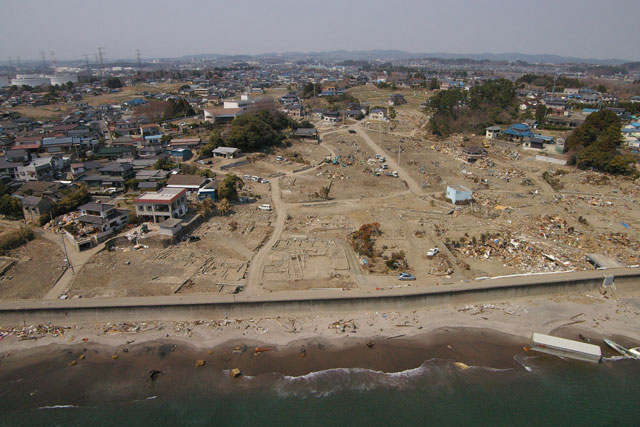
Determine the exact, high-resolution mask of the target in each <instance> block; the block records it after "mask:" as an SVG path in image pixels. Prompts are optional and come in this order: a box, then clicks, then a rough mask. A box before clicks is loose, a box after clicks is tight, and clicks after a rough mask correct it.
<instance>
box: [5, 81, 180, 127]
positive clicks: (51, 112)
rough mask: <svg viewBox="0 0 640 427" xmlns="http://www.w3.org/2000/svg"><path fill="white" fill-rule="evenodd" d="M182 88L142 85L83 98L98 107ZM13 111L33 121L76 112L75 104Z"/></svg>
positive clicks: (31, 107) (177, 84) (173, 85)
mask: <svg viewBox="0 0 640 427" xmlns="http://www.w3.org/2000/svg"><path fill="white" fill-rule="evenodd" d="M180 86H181V84H180V83H163V84H159V85H150V84H142V85H137V86H132V87H123V88H121V89H120V91H119V92H116V93H107V94H103V95H97V96H85V97H84V98H82V101H83V102H86V103H88V104H89V105H91V106H97V105H100V104H110V103H119V102H123V101H127V100H130V99H132V98H134V97H136V96H142V93H143V92H147V93H162V92H166V93H170V92H177V90H178V88H179V87H180ZM11 109H12V110H13V111H16V112H18V113H20V114H21V115H23V116H25V117H30V118H33V119H52V118H55V117H59V116H62V115H65V114H69V113H71V112H73V111H75V110H76V108H75V106H74V103H58V104H51V105H40V106H37V107H33V106H29V105H22V106H17V107H12V108H11Z"/></svg>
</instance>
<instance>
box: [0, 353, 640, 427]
mask: <svg viewBox="0 0 640 427" xmlns="http://www.w3.org/2000/svg"><path fill="white" fill-rule="evenodd" d="M639 380H640V362H638V361H630V360H622V361H606V362H604V363H601V364H598V365H596V364H587V363H582V362H574V361H567V360H562V359H559V358H553V357H550V356H527V357H521V356H516V357H515V358H514V363H513V367H512V368H509V369H492V368H485V367H470V368H468V369H464V370H462V369H460V368H458V367H456V366H455V364H454V363H453V361H450V360H435V359H434V360H428V361H425V362H424V363H423V364H422V366H420V367H418V368H415V369H411V370H407V371H403V372H397V373H383V372H376V371H371V370H366V369H330V370H326V371H320V372H314V373H310V374H307V375H303V376H299V377H290V376H284V375H280V374H276V373H273V374H265V375H260V376H257V377H242V378H240V379H229V378H228V374H227V373H225V372H221V373H220V381H219V382H217V383H216V384H215V387H214V386H212V385H210V384H202V383H198V382H185V383H184V384H181V383H180V382H177V383H176V385H175V387H174V388H173V391H172V392H171V393H165V394H159V395H149V396H146V397H144V398H141V399H136V400H130V401H119V400H118V399H112V398H110V399H106V400H105V401H96V402H89V403H88V402H83V403H82V404H77V403H74V402H66V403H65V402H59V401H57V400H56V398H55V397H54V396H52V398H51V402H52V404H51V405H45V406H39V407H29V405H28V404H25V405H24V406H21V405H20V404H19V403H16V404H15V405H7V401H4V402H2V403H0V409H2V410H1V412H0V424H1V425H7V426H34V425H63V426H86V425H91V426H116V425H117V426H130V425H141V426H179V425H193V426H207V425H231V426H236V425H237V426H248V425H260V426H289V425H296V426H332V425H348V426H360V425H362V426H372V425H414V426H415V425H473V426H478V425H480V426H482V425H509V426H513V425H613V424H617V425H625V426H626V425H638V424H639V423H640V386H639V385H638V381H639ZM4 398H5V399H6V398H8V396H6V395H5V396H4Z"/></svg>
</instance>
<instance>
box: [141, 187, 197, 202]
mask: <svg viewBox="0 0 640 427" xmlns="http://www.w3.org/2000/svg"><path fill="white" fill-rule="evenodd" d="M186 193H187V190H185V189H184V188H163V189H161V190H159V191H154V192H148V193H144V194H141V195H139V196H138V197H136V198H135V200H134V202H136V203H171V202H173V201H175V200H177V199H178V198H179V197H180V196H182V195H183V194H186Z"/></svg>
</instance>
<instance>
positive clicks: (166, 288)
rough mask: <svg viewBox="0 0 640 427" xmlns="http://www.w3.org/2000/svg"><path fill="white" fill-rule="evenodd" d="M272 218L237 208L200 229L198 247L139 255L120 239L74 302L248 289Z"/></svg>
mask: <svg viewBox="0 0 640 427" xmlns="http://www.w3.org/2000/svg"><path fill="white" fill-rule="evenodd" d="M262 202H265V200H264V199H261V201H260V203H262ZM266 202H267V203H268V202H269V199H268V198H267V199H266ZM273 216H274V215H273V212H264V211H260V210H258V209H257V203H248V204H238V205H232V212H231V213H230V214H229V215H227V216H214V217H212V218H211V219H209V220H208V221H206V222H204V223H202V224H201V225H199V226H198V227H197V228H196V229H195V230H194V231H193V232H192V233H191V236H197V237H199V238H200V240H199V241H193V242H192V241H184V242H181V243H178V244H177V245H172V246H169V247H166V248H165V247H160V246H159V245H154V244H153V243H152V242H147V243H149V244H148V245H146V246H148V247H147V248H141V249H138V250H135V249H134V245H133V243H129V242H126V241H125V240H124V239H121V240H122V242H119V243H118V244H116V246H115V249H113V250H105V251H102V252H101V253H99V254H98V255H96V256H95V257H94V258H93V259H92V260H91V262H90V263H88V264H87V265H86V266H85V267H84V268H83V269H82V271H81V273H80V274H79V275H78V276H77V277H76V279H75V280H74V282H73V284H72V287H71V290H70V292H69V296H70V297H73V296H76V295H78V296H81V297H96V296H101V297H110V296H143V295H145V296H151V295H170V294H174V293H201V292H220V291H221V286H220V284H243V283H244V278H245V277H244V276H245V272H246V269H247V265H248V261H249V260H250V259H251V258H252V257H253V254H254V252H255V251H256V250H257V248H258V247H259V246H260V245H261V244H262V242H263V241H264V239H265V238H266V237H268V235H269V234H270V232H271V221H272V220H273ZM142 243H143V244H145V241H144V240H142ZM228 290H229V291H231V290H232V288H229V289H228ZM224 291H225V292H226V291H227V290H224Z"/></svg>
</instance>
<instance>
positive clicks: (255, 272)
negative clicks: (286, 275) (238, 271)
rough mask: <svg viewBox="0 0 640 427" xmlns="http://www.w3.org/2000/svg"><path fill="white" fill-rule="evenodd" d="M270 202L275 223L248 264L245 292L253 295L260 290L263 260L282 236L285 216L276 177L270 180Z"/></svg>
mask: <svg viewBox="0 0 640 427" xmlns="http://www.w3.org/2000/svg"><path fill="white" fill-rule="evenodd" d="M270 185H271V203H272V206H271V207H272V208H273V209H275V211H276V223H275V227H274V229H273V232H272V233H271V236H270V237H269V240H267V243H265V244H264V245H263V246H262V247H261V248H260V250H259V251H258V253H257V254H256V255H255V256H254V257H253V258H252V259H251V264H249V271H248V273H247V274H248V278H247V289H246V290H245V293H246V294H248V295H255V294H257V293H258V292H260V290H261V289H259V288H258V286H259V285H260V284H261V283H262V269H263V266H264V260H265V257H266V256H267V254H268V253H269V251H270V250H271V248H272V247H273V245H274V244H275V243H276V242H277V241H278V240H279V239H280V236H282V231H283V230H284V223H285V219H286V216H287V212H286V208H285V206H284V203H283V202H282V199H281V198H280V185H279V183H278V180H277V179H274V180H273V181H271V184H270Z"/></svg>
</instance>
